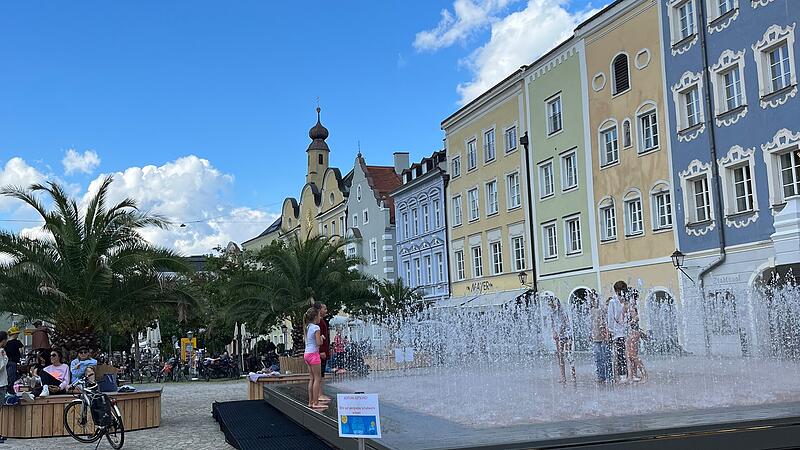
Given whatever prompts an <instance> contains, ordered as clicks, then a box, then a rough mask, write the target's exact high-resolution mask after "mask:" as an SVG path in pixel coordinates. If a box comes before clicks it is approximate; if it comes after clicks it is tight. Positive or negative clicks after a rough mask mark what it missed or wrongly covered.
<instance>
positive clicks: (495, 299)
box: [463, 288, 528, 308]
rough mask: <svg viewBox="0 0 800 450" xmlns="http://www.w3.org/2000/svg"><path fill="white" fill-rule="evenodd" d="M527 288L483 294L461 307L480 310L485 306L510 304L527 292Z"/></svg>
mask: <svg viewBox="0 0 800 450" xmlns="http://www.w3.org/2000/svg"><path fill="white" fill-rule="evenodd" d="M527 290H528V289H527V288H522V289H513V290H510V291H501V292H490V293H488V294H483V295H479V296H477V297H475V298H474V299H472V300H471V301H469V302H468V303H466V304H464V305H463V306H465V307H469V308H480V307H486V306H500V305H505V304H506V303H511V302H513V301H514V300H516V299H517V297H519V296H520V295H522V294H524V293H525V291H527Z"/></svg>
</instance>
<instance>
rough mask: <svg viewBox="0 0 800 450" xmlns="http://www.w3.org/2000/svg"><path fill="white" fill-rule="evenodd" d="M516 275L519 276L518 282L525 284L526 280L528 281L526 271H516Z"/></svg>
mask: <svg viewBox="0 0 800 450" xmlns="http://www.w3.org/2000/svg"><path fill="white" fill-rule="evenodd" d="M517 276H518V277H519V284H521V285H523V286H525V285H526V284H527V283H526V282H527V281H528V272H525V271H524V270H523V271H521V272H520V273H518V274H517Z"/></svg>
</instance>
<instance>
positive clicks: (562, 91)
mask: <svg viewBox="0 0 800 450" xmlns="http://www.w3.org/2000/svg"><path fill="white" fill-rule="evenodd" d="M582 53H583V42H582V41H580V40H577V39H570V40H568V41H566V42H564V43H563V44H561V45H559V46H558V47H556V48H555V49H553V50H552V51H550V52H549V53H548V54H546V55H544V56H543V57H542V58H540V59H539V60H537V61H536V62H534V63H533V64H531V65H530V66H528V67H527V68H526V70H525V93H526V95H527V99H528V100H527V107H528V108H527V111H528V120H529V133H528V135H529V142H530V144H529V151H530V153H531V161H532V164H531V165H530V170H531V175H530V176H531V179H532V180H533V182H532V185H533V197H534V200H533V204H534V223H535V224H536V226H535V229H536V239H535V241H536V247H535V248H536V261H537V265H536V267H537V271H536V272H537V277H538V290H539V292H540V293H542V294H545V295H553V296H555V297H557V298H559V299H560V300H561V301H562V302H564V305H565V306H569V311H570V313H571V314H572V319H573V324H574V330H575V333H576V344H577V345H578V346H579V347H580V348H583V347H584V346H585V345H584V344H586V345H588V342H589V339H588V337H589V332H590V331H591V328H590V327H589V320H588V318H589V316H588V312H589V305H588V299H587V294H588V292H589V290H591V289H595V290H596V289H598V277H597V248H596V246H595V245H594V242H595V234H596V230H595V227H594V223H595V211H594V208H590V206H589V205H591V204H593V203H594V201H593V199H592V189H593V185H592V179H591V177H590V176H589V175H590V174H591V161H592V160H591V155H590V154H589V152H587V142H586V135H585V127H584V110H585V105H586V98H585V96H586V90H585V83H584V82H583V80H584V79H585V71H584V70H583V64H584V58H583V54H582Z"/></svg>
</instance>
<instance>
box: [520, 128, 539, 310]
mask: <svg viewBox="0 0 800 450" xmlns="http://www.w3.org/2000/svg"><path fill="white" fill-rule="evenodd" d="M519 143H520V144H522V147H523V149H524V150H525V179H526V181H527V182H526V184H527V187H528V218H529V219H530V220H529V221H528V222H529V224H530V233H531V237H530V239H529V241H530V248H531V275H532V276H533V277H532V278H533V281H532V283H531V289H532V290H533V298H534V299H535V298H536V295H537V294H538V293H539V286H538V281H537V280H536V246H535V245H534V241H535V239H534V237H535V236H536V235H535V234H534V233H536V225H535V224H534V223H533V189H532V186H531V154H530V152H529V151H528V144H529V142H528V132H527V131H526V132H525V134H523V135H522V137H520V138H519Z"/></svg>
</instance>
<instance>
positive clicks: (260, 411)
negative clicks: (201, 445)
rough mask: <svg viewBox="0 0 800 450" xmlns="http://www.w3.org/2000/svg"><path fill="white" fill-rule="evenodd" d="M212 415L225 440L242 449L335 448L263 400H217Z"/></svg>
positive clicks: (309, 449)
mask: <svg viewBox="0 0 800 450" xmlns="http://www.w3.org/2000/svg"><path fill="white" fill-rule="evenodd" d="M211 414H212V415H213V416H214V419H215V420H216V421H217V422H218V423H219V428H220V430H222V432H223V433H224V434H225V441H227V442H228V444H230V445H232V446H234V447H236V448H237V449H239V450H329V449H331V448H332V447H330V446H329V445H327V444H325V443H324V442H323V441H322V440H320V439H319V438H318V437H316V436H315V435H314V434H313V433H311V432H310V431H308V430H307V429H305V428H303V427H301V426H299V425H298V424H296V423H295V422H293V421H292V420H290V419H289V418H287V417H286V416H285V415H284V414H282V413H281V412H280V411H278V410H277V409H275V408H273V407H272V406H270V405H268V404H267V403H266V402H264V401H262V400H244V401H237V402H221V403H220V402H216V403H214V404H213V405H212V406H211Z"/></svg>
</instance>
